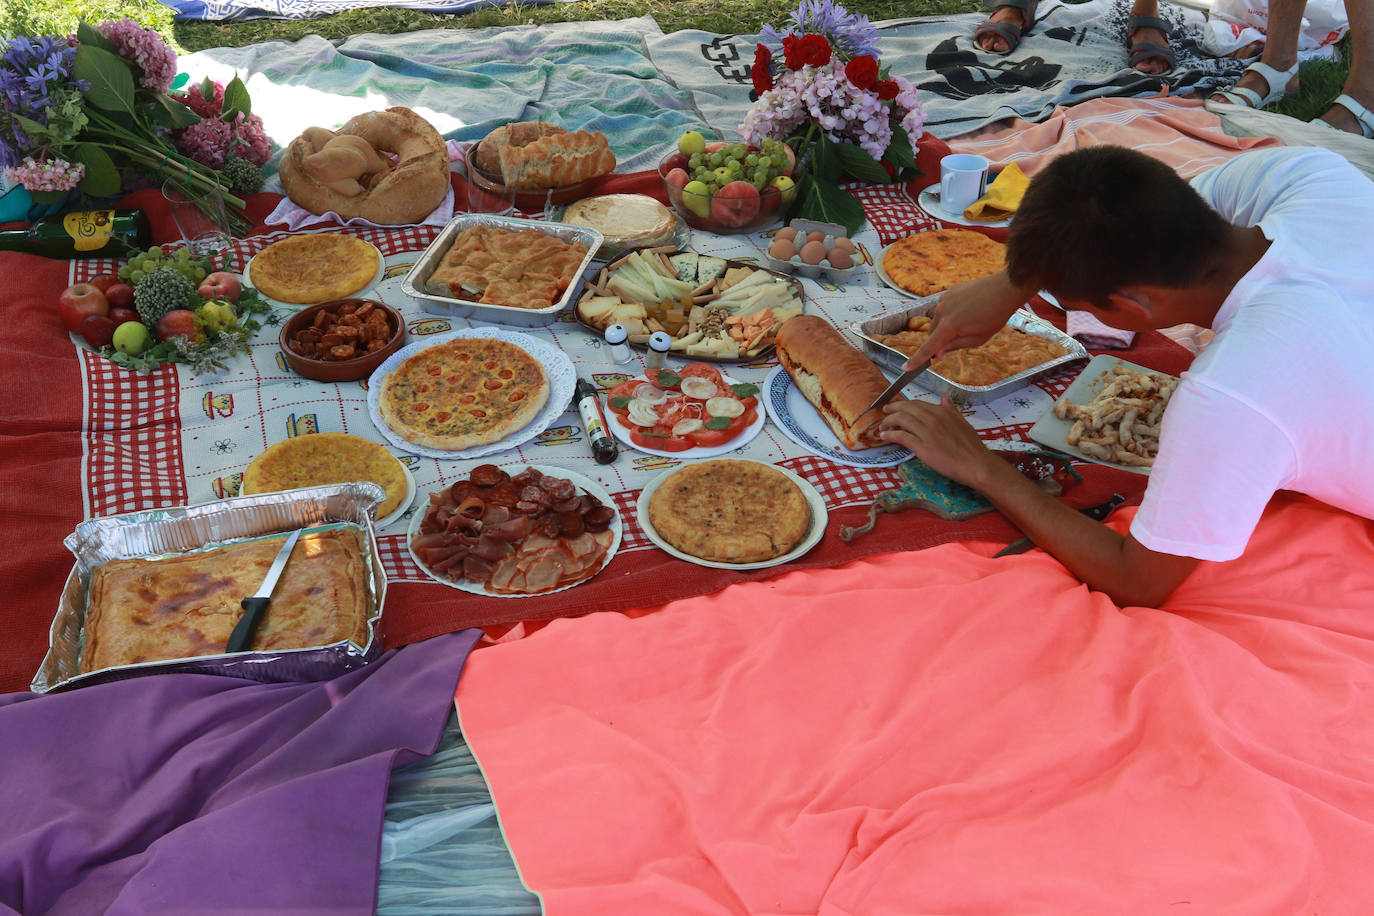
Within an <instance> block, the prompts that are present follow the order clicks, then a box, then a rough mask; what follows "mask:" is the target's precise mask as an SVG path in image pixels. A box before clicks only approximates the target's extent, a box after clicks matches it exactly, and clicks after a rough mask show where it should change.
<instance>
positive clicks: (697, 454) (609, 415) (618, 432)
mask: <svg viewBox="0 0 1374 916" xmlns="http://www.w3.org/2000/svg"><path fill="white" fill-rule="evenodd" d="M720 377H721V378H722V379H724V380H725V383H726V384H727V385H738V384H740V382H739V380H738V379H733V378H731V377H730V376H728V375H726V374H725V373H724V372H722V373H721V374H720ZM645 381H648V380H647V379H646V380H645ZM756 397H757V398H758V399H759V406H758V407H757V408H755V411H754V412H755V413H757V414H758V416H757V417H756V418H755V419H754V422H753V423H750V424H749V425H748V426H746V427H745V428H744V431H743V432H741V433H740V434H739V435H738V436H736V437H735V438H733V439H731V440H730V441H729V442H726V443H724V444H723V445H715V446H711V447H709V448H707V447H705V446H700V445H696V446H693V447H692V448H688V449H683V450H682V451H680V452H668V451H664V450H662V449H657V448H645V447H644V446H642V445H639V444H638V443H636V442H634V441H633V440H631V439H630V428H629V427H628V426H626V425H625V424H624V423H622V422H620V417H619V416H617V415H616V412H615V411H613V410H611V408H610V406H609V405H608V406H607V407H606V426H607V427H609V428H610V430H611V432H612V433H613V434H614V435H615V437H616V438H617V439H619V440H620V441H621V442H623V443H624V444H625V445H627V446H629V447H630V448H632V449H635V450H636V451H640V452H645V453H646V454H649V455H658V456H659V457H661V458H715V457H716V456H717V455H725V454H728V453H729V452H733V451H735V450H736V449H739V448H743V447H744V446H746V445H748V444H749V443H750V442H752V441H753V439H754V437H755V436H757V435H758V434H759V433H761V432H763V427H764V426H765V425H766V424H767V423H768V414H767V412H766V411H765V410H764V409H763V391H762V390H760V391H759V393H758V394H757V395H756Z"/></svg>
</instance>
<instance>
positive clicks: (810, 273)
mask: <svg viewBox="0 0 1374 916" xmlns="http://www.w3.org/2000/svg"><path fill="white" fill-rule="evenodd" d="M788 225H789V226H790V227H791V228H793V229H796V230H797V234H798V235H810V234H811V233H813V232H820V233H823V234H824V235H825V236H826V238H828V239H833V238H836V237H844V238H848V237H849V235H848V233H846V232H845V229H844V227H843V226H841V225H840V224H839V223H822V222H819V221H817V220H814V219H794V220H792V222H790V223H788ZM769 247H771V243H770V245H769V246H765V247H764V249H763V261H764V263H766V264H767V265H768V266H769V267H771V268H773V269H774V270H781V271H785V272H787V273H793V274H796V275H797V276H800V277H806V278H807V279H808V280H817V279H820V277H821V276H822V275H824V277H825V278H826V279H827V280H829V281H830V282H831V283H834V284H836V285H840V284H843V283H848V282H849V278H850V277H852V276H854V271H856V270H858V269H859V267H858V264H857V263H855V265H854V266H853V267H845V268H838V267H831V266H830V265H829V264H805V263H803V262H802V259H801V255H799V254H794V255H793V256H792V257H791V258H789V259H787V260H786V261H784V260H781V259H779V258H775V257H773V256H772V255H771V254H769V253H768V248H769ZM856 255H857V252H856Z"/></svg>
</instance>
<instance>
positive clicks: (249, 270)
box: [243, 239, 386, 309]
mask: <svg viewBox="0 0 1374 916" xmlns="http://www.w3.org/2000/svg"><path fill="white" fill-rule="evenodd" d="M359 241H361V242H365V243H366V244H367V245H368V246H369V247H371V248H372V250H373V251H375V252H377V273H376V274H374V275H373V277H372V279H371V280H368V281H367V284H366V285H365V286H363V287H362V288H361V289H356V290H354V291H353V292H351V293H345V294H344V295H342V296H337V297H336V298H338V299H347V298H348V297H349V296H361V295H362V294H363V293H365V292H367V291H368V290H370V289H372V287H374V286H376V285H377V284H378V283H380V282H381V280H382V276H383V274H385V273H386V256H385V255H383V254H382V251H381V249H380V248H378V247H377V246H376V245H373V244H372V243H371V242H368V241H367V240H366V239H359ZM257 259H258V256H257V255H253V256H252V257H251V258H249V259H248V264H247V265H245V266H244V268H243V279H244V282H246V283H247V284H248V285H249V286H251V287H253V289H257V290H258V295H259V296H261V297H262V298H263V299H266V300H267V301H268V302H269V303H271V304H272V305H273V306H274V307H276V308H279V309H303V308H308V307H310V306H312V305H319V302H282V301H281V300H279V299H273V298H272V297H271V296H269V295H267V294H266V293H264V292H263V291H262V290H260V289H258V285H257V284H256V283H254V282H253V262H254V261H256V260H257ZM328 301H329V300H328V299H321V300H320V302H328Z"/></svg>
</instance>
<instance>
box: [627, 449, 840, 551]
mask: <svg viewBox="0 0 1374 916" xmlns="http://www.w3.org/2000/svg"><path fill="white" fill-rule="evenodd" d="M730 460H731V461H749V460H750V459H748V458H731V459H730ZM754 464H763V465H764V466H765V467H770V468H772V469H773V470H775V471H781V472H782V473H783V474H785V475H786V476H787V479H788V480H790V481H792V482H793V483H795V484H796V485H797V487H798V488H799V489H800V490H801V491H802V496H804V497H806V504H807V506H808V507H810V509H811V527H810V528H808V529H807V532H806V537H804V538H802V540H801V543H800V544H798V545H797V546H796V547H794V548H792V549H791V550H789V551H788V552H787V553H785V554H783V555H782V556H780V557H774V558H773V559H771V560H760V561H758V562H757V563H722V562H720V561H719V560H703V559H702V558H701V557H694V556H692V555H691V554H690V553H683V552H682V551H681V550H678V549H677V548H676V547H674V546H673V545H672V544H669V543H668V542H667V541H665V540H664V539H663V536H662V535H660V534H659V533H658V529H656V528H655V527H654V526H653V524H652V523H651V522H650V521H649V500H650V499H651V498H652V497H653V495H654V491H655V490H657V489H658V488H659V486H660V485H661V484H662V483H663V481H665V480H667V479H668V478H669V477H672V476H673V475H674V474H676V473H677V472H678V471H680V470H682V468H669V469H668V470H666V471H664V472H663V473H662V474H659V475H658V476H657V477H655V478H654V479H653V480H651V481H649V483H648V485H647V486H645V487H644V491H643V492H642V493H640V494H639V502H638V504H637V508H638V513H639V527H640V528H642V529H644V534H645V535H646V536H647V537H648V538H649V540H651V541H653V542H654V544H655V545H656V546H658V547H659V548H660V549H662V550H663V551H664V552H666V553H669V554H672V555H673V556H675V557H677V558H678V559H679V560H686V561H687V562H688V563H695V564H697V565H698V566H709V567H711V568H712V569H767V568H768V567H770V566H780V565H782V564H783V563H790V562H791V561H793V560H795V559H797V558H798V557H800V556H802V555H803V554H805V553H806V552H807V551H808V550H810V549H811V548H812V547H815V546H816V545H817V544H819V543H820V541H821V538H822V537H824V536H825V526H826V523H827V522H828V521H829V519H830V513H829V512H827V511H826V508H825V499H824V498H822V497H821V494H820V491H819V490H817V489H816V488H815V487H814V486H812V485H811V482H810V481H809V480H807V479H805V478H804V477H800V476H798V475H797V474H795V473H793V472H792V471H789V470H788V469H787V468H785V467H782V466H780V465H776V464H765V463H764V462H761V461H755V462H754Z"/></svg>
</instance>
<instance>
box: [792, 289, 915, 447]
mask: <svg viewBox="0 0 1374 916" xmlns="http://www.w3.org/2000/svg"><path fill="white" fill-rule="evenodd" d="M777 345H778V361H779V362H780V363H782V367H783V368H784V369H786V370H787V374H788V375H790V376H792V381H793V382H794V383H795V384H796V386H797V389H798V390H799V391H801V393H802V394H804V395H805V396H806V399H807V400H808V401H810V402H811V403H812V405H814V406H815V408H816V412H817V413H819V414H820V415H821V418H822V419H824V420H825V422H826V424H827V425H829V427H830V428H831V430H833V431H834V433H835V435H836V436H837V437H838V438H839V440H840V441H841V442H843V443H844V445H845V447H846V448H851V449H865V448H876V447H878V446H880V445H884V444H885V443H884V441H883V440H882V439H880V438H878V422H879V421H880V420H882V418H883V412H882V411H881V410H874V411H870V412H869V413H866V414H863V411H864V409H865V408H866V407H868V405H869V404H872V403H873V401H874V399H875V398H877V397H878V395H880V394H882V393H883V390H884V389H886V388H887V384H888V382H887V378H886V377H885V376H884V375H883V373H882V372H881V371H879V369H878V367H877V366H875V365H873V362H872V361H871V360H870V359H869V358H868V357H867V356H864V355H863V354H862V353H860V352H859V351H858V350H856V349H854V348H853V347H851V346H850V345H849V344H848V343H847V342H846V341H845V339H844V338H843V337H841V336H840V332H839V331H837V330H835V329H834V328H833V327H831V326H830V323H829V322H827V321H826V320H825V319H824V318H818V317H816V316H815V315H799V316H797V317H796V318H792V319H790V320H788V321H786V322H784V323H783V325H782V328H781V329H780V330H779V331H778V337H777ZM860 414H863V415H862V416H860Z"/></svg>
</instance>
